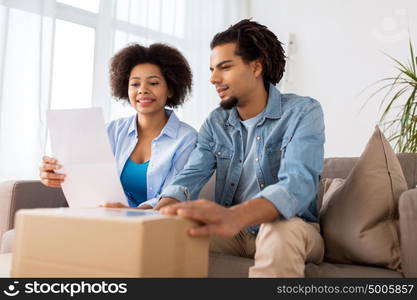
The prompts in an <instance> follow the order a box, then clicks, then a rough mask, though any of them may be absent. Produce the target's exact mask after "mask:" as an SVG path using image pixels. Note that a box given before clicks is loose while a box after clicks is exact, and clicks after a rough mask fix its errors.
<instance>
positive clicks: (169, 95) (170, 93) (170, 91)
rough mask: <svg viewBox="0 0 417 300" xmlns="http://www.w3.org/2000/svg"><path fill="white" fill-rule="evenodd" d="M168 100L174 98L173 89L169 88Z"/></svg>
mask: <svg viewBox="0 0 417 300" xmlns="http://www.w3.org/2000/svg"><path fill="white" fill-rule="evenodd" d="M167 96H168V98H172V96H174V93H173V92H172V89H171V88H168V95H167Z"/></svg>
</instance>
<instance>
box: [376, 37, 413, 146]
mask: <svg viewBox="0 0 417 300" xmlns="http://www.w3.org/2000/svg"><path fill="white" fill-rule="evenodd" d="M409 51H410V57H409V58H408V59H407V61H406V62H401V61H399V60H398V59H395V58H394V57H392V56H390V55H387V54H386V55H387V56H388V57H389V58H390V59H391V60H392V61H393V62H394V65H395V67H396V69H398V74H397V76H395V77H387V78H383V79H381V80H379V81H377V82H376V83H375V84H374V85H382V86H380V87H379V88H378V89H377V90H376V91H375V92H374V93H373V94H372V95H371V96H370V98H372V97H374V96H375V95H376V94H380V93H381V92H385V95H384V96H383V98H382V101H381V104H380V110H381V108H382V109H383V112H382V115H381V118H380V123H381V127H382V130H383V131H384V132H385V134H386V135H387V138H388V140H389V141H390V142H391V141H392V142H393V143H394V148H395V149H396V151H398V152H414V153H416V152H417V73H416V64H417V57H416V56H415V55H414V51H413V45H412V42H411V40H410V41H409Z"/></svg>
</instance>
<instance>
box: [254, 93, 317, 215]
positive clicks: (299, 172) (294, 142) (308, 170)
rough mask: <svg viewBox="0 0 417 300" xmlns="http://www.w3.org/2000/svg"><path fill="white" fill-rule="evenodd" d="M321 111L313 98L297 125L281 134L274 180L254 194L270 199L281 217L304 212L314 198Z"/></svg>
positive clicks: (257, 196)
mask: <svg viewBox="0 0 417 300" xmlns="http://www.w3.org/2000/svg"><path fill="white" fill-rule="evenodd" d="M324 141H325V135H324V121H323V111H322V109H321V106H320V104H319V103H318V102H317V101H315V100H314V101H313V100H312V103H311V105H308V106H307V108H306V109H305V110H304V111H303V112H302V113H301V114H300V118H299V121H298V122H297V125H296V126H295V127H294V128H293V130H291V132H290V133H289V134H288V135H286V136H284V138H283V144H282V147H281V166H280V169H279V171H278V182H277V183H275V184H272V185H269V186H267V187H266V188H264V189H263V190H262V191H260V192H259V193H258V194H257V195H256V196H255V197H254V198H259V197H262V198H264V199H266V200H269V201H271V202H272V203H273V204H274V206H275V207H276V209H277V210H278V211H279V212H280V214H281V218H285V219H290V218H292V217H294V216H297V215H300V214H302V213H303V212H305V211H306V210H307V209H308V207H309V206H310V204H311V202H312V201H314V200H315V198H316V194H317V186H318V182H319V176H320V174H321V172H322V171H323V163H324Z"/></svg>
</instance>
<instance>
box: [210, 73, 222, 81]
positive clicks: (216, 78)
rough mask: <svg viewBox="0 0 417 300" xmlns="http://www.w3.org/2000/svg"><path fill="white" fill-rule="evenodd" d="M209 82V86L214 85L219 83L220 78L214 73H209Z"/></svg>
mask: <svg viewBox="0 0 417 300" xmlns="http://www.w3.org/2000/svg"><path fill="white" fill-rule="evenodd" d="M210 82H211V84H216V83H219V82H220V78H219V76H218V74H217V73H216V72H215V71H213V72H212V73H211V76H210Z"/></svg>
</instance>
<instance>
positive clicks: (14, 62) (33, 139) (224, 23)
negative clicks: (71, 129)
mask: <svg viewBox="0 0 417 300" xmlns="http://www.w3.org/2000/svg"><path fill="white" fill-rule="evenodd" d="M71 1H72V0H65V4H67V5H63V4H62V3H59V1H56V0H0V181H3V180H8V179H36V178H38V167H39V164H40V159H41V157H42V155H44V153H45V147H46V142H47V129H46V123H45V111H46V110H47V109H48V108H50V107H51V91H52V90H53V84H54V81H53V79H54V78H52V73H53V72H52V70H53V69H54V65H53V62H54V40H55V38H59V37H55V33H56V31H55V25H56V21H57V20H59V19H63V20H65V21H67V22H76V21H74V20H78V19H79V20H80V25H84V26H91V27H93V28H94V30H95V49H94V72H93V73H94V75H93V76H94V78H93V80H92V82H93V87H92V95H91V99H92V100H91V104H88V105H92V106H101V107H103V111H104V113H105V119H106V120H107V121H108V120H110V119H114V118H117V117H121V116H124V115H127V114H132V113H134V111H132V110H131V109H130V108H129V107H123V106H122V104H121V103H115V101H114V100H113V99H111V97H110V92H109V87H108V85H109V83H108V73H107V70H108V62H109V59H110V57H111V56H112V55H113V54H114V53H115V52H116V51H117V50H119V49H120V48H121V47H124V46H125V45H126V43H127V42H139V43H144V44H149V43H152V42H167V43H168V44H171V45H173V46H175V47H177V48H179V49H180V50H181V51H182V52H183V53H184V54H185V56H186V57H187V59H188V60H189V63H190V65H191V68H192V70H193V75H194V86H193V94H192V97H191V99H190V101H188V102H187V104H186V105H185V106H184V107H183V108H181V109H179V111H178V114H179V116H180V118H181V119H182V120H183V121H185V122H187V123H189V124H190V125H192V126H194V127H195V128H196V129H199V127H200V125H201V124H202V122H203V120H204V118H205V117H206V116H207V114H208V113H209V111H211V110H212V109H214V108H215V107H216V106H217V105H218V101H219V100H218V99H217V96H216V95H215V92H214V88H213V87H212V86H211V84H210V82H209V76H210V72H209V57H210V48H209V43H210V40H211V39H212V37H213V35H214V34H215V33H216V32H218V31H221V30H224V29H226V28H227V27H228V26H230V25H231V24H233V23H235V22H236V21H238V20H240V19H242V18H245V17H247V16H248V1H247V0H227V1H225V0H211V1H203V0H117V1H112V0H100V10H99V13H94V12H87V11H82V10H81V9H82V7H78V9H72V8H71V7H70V6H68V5H71ZM76 2H77V1H75V0H74V5H75V6H76V4H75V3H76ZM155 2H158V3H159V4H158V5H159V6H155ZM78 3H80V2H79V1H78ZM150 3H153V4H152V5H151V4H150ZM173 3H174V4H173ZM167 6H169V9H166V8H167ZM155 7H158V8H155ZM145 8H146V9H145ZM155 9H159V13H158V12H155ZM77 13H80V16H79V17H78V19H77V16H75V14H77ZM152 14H154V15H155V14H157V15H158V18H157V19H156V20H155V18H150V17H149V16H150V15H152ZM172 14H174V18H173V19H172V17H170V18H171V20H173V21H170V22H171V25H170V24H168V25H167V24H165V23H164V20H165V19H166V18H168V16H170V15H172ZM73 15H74V16H73ZM171 27H172V28H171ZM69 59H76V58H69ZM80 72H82V70H80ZM54 76H55V75H54ZM72 88H76V87H72ZM55 89H56V86H55ZM62 92H63V93H64V92H65V91H62ZM53 101H55V102H56V101H57V99H56V98H54V100H53ZM58 101H59V99H58ZM64 106H66V107H68V105H64ZM74 108H75V107H74Z"/></svg>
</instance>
